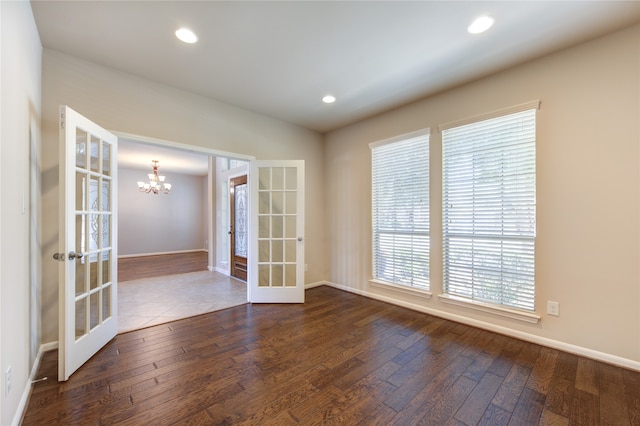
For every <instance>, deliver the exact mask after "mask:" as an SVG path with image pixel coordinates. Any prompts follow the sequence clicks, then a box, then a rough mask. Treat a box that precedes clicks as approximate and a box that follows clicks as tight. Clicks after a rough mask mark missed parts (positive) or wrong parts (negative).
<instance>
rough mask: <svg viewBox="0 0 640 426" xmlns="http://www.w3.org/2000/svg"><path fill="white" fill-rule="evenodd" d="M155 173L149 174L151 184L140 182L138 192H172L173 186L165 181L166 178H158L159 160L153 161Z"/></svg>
mask: <svg viewBox="0 0 640 426" xmlns="http://www.w3.org/2000/svg"><path fill="white" fill-rule="evenodd" d="M152 163H153V165H152V168H153V173H149V182H148V183H145V182H138V191H140V192H145V193H147V194H149V193H150V192H152V193H154V194H159V193H160V192H162V193H163V194H168V193H169V191H171V184H170V183H168V182H165V181H164V176H158V163H159V161H158V160H152Z"/></svg>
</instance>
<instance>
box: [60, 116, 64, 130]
mask: <svg viewBox="0 0 640 426" xmlns="http://www.w3.org/2000/svg"><path fill="white" fill-rule="evenodd" d="M60 127H61V128H63V129H64V112H62V113H60Z"/></svg>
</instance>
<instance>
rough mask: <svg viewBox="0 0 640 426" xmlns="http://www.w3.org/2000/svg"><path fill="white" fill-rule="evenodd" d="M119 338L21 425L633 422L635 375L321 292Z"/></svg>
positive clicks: (638, 377) (637, 413) (37, 397)
mask: <svg viewBox="0 0 640 426" xmlns="http://www.w3.org/2000/svg"><path fill="white" fill-rule="evenodd" d="M306 298H307V302H306V303H305V304H303V305H302V304H300V305H243V306H239V307H235V308H230V309H227V310H223V311H218V312H213V313H210V314H205V315H201V316H197V317H192V318H188V319H185V320H180V321H175V322H173V323H169V324H164V325H159V326H155V327H151V328H146V329H143V330H137V331H133V332H130V333H125V334H121V335H118V336H117V337H116V338H115V339H114V340H113V341H112V342H110V343H109V344H108V345H107V346H106V347H105V348H103V349H102V350H101V351H100V352H98V354H96V355H95V356H94V357H93V358H92V359H91V360H90V361H89V362H88V363H87V364H85V365H84V366H83V367H81V368H80V370H78V371H77V372H76V373H75V374H74V375H73V376H72V377H71V379H70V380H69V381H67V382H65V383H58V382H57V381H56V364H57V354H56V352H55V351H53V352H48V353H46V354H45V355H44V357H43V360H42V364H41V367H40V370H39V374H38V378H41V377H47V378H48V379H47V380H46V381H41V382H37V383H35V384H34V385H33V391H32V394H31V398H30V400H29V402H28V406H27V409H26V413H25V416H24V421H23V424H24V425H53V424H57V425H71V424H83V425H97V424H100V425H102V424H105V425H106V424H122V425H165V424H166V425H169V424H180V425H190V424H193V425H196V424H202V425H208V424H212V425H213V424H218V425H230V424H255V425H266V424H269V425H272V424H273V425H295V424H304V425H390V424H395V425H416V424H432V425H476V424H492V425H506V424H510V425H537V424H545V425H550V424H553V425H563V424H564V425H567V424H569V425H639V424H640V373H638V372H633V371H630V370H626V369H623V368H619V367H615V366H611V365H607V364H603V363H601V362H597V361H593V360H590V359H586V358H582V357H578V356H575V355H571V354H568V353H564V352H560V351H557V350H554V349H549V348H545V347H541V346H538V345H534V344H531V343H526V342H523V341H520V340H516V339H513V338H509V337H505V336H502V335H499V334H495V333H491V332H487V331H483V330H480V329H477V328H473V327H469V326H465V325H461V324H457V323H455V322H451V321H447V320H443V319H439V318H436V317H433V316H429V315H425V314H422V313H417V312H414V311H410V310H407V309H404V308H400V307H397V306H393V305H389V304H386V303H383V302H379V301H376V300H372V299H367V298H365V297H362V296H358V295H354V294H351V293H347V292H342V291H339V290H336V289H333V288H330V287H324V286H323V287H317V288H314V289H310V290H307V292H306Z"/></svg>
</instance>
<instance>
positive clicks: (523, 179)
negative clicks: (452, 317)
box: [442, 106, 537, 311]
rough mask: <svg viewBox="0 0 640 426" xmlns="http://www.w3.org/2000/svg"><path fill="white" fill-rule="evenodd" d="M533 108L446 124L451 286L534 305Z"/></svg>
mask: <svg viewBox="0 0 640 426" xmlns="http://www.w3.org/2000/svg"><path fill="white" fill-rule="evenodd" d="M529 108H530V109H526V110H522V111H518V112H514V113H510V114H507V115H502V116H499V117H496V118H491V119H487V120H483V121H477V122H473V123H469V124H465V125H459V126H456V127H450V128H446V129H444V130H443V132H442V148H443V152H442V159H443V194H442V195H443V200H442V201H443V218H442V223H443V263H444V265H443V269H444V270H443V280H444V292H445V293H446V294H449V295H453V296H460V297H463V298H468V299H472V300H474V301H481V302H487V303H491V304H497V305H502V306H505V307H512V308H518V309H524V310H528V311H533V310H534V309H535V237H536V110H537V106H535V107H531V106H529Z"/></svg>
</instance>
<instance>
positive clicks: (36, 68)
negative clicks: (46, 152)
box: [0, 1, 42, 425]
mask: <svg viewBox="0 0 640 426" xmlns="http://www.w3.org/2000/svg"><path fill="white" fill-rule="evenodd" d="M0 10H1V12H0V15H1V24H0V28H1V31H0V33H1V36H0V39H1V43H2V45H1V48H0V52H1V54H0V57H1V61H0V62H1V67H2V68H1V72H0V75H1V82H0V92H1V93H2V96H1V99H2V100H1V107H0V122H2V126H1V132H0V150H1V155H0V175H1V176H0V183H1V187H0V211H1V212H2V214H1V217H0V233H1V235H2V238H1V248H0V252H1V253H2V255H1V256H0V304H1V306H0V315H1V320H0V324H1V328H0V337H1V341H0V343H1V344H0V346H1V347H0V369H1V370H0V371H1V372H2V374H1V375H0V377H1V380H0V382H1V383H2V389H1V395H2V396H1V398H0V408H1V410H0V411H1V416H0V424H3V425H8V424H12V422H13V421H14V420H15V417H14V416H15V415H16V413H17V412H18V410H19V409H18V407H19V406H20V404H21V403H24V402H25V398H26V395H27V394H26V393H25V392H26V391H27V390H28V389H29V388H30V384H29V374H30V370H31V366H32V364H33V362H34V359H35V356H36V353H37V349H38V347H39V343H40V336H39V332H40V330H39V322H38V318H39V313H38V302H39V301H38V294H39V291H38V290H39V279H40V274H39V272H40V263H39V247H38V243H39V241H38V238H39V234H38V228H39V216H38V211H39V205H38V203H39V192H38V184H39V182H38V173H34V171H35V170H37V161H38V157H39V155H38V151H39V144H40V101H41V90H40V69H41V67H40V65H41V52H42V47H41V45H40V40H39V38H38V32H37V29H36V26H35V22H34V20H33V15H32V12H31V5H30V3H29V2H26V1H22V2H0ZM23 206H24V207H23ZM34 252H35V253H36V254H38V255H37V256H36V257H35V259H34V258H33V256H32V255H31V253H34ZM9 366H10V367H11V392H10V393H9V394H7V393H6V390H5V385H4V384H5V381H6V377H5V375H6V371H7V368H8V367H9Z"/></svg>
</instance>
